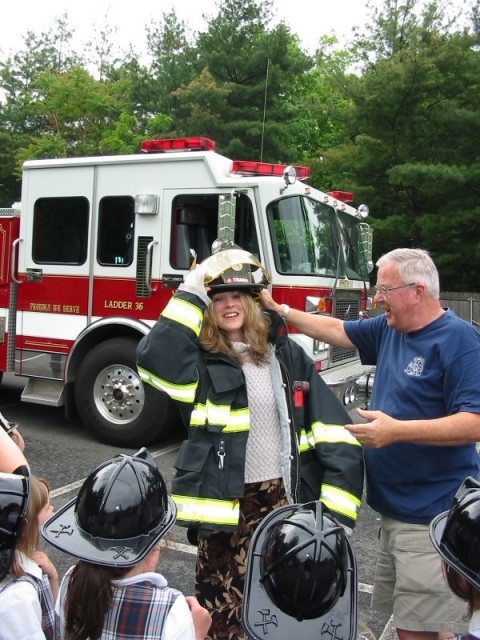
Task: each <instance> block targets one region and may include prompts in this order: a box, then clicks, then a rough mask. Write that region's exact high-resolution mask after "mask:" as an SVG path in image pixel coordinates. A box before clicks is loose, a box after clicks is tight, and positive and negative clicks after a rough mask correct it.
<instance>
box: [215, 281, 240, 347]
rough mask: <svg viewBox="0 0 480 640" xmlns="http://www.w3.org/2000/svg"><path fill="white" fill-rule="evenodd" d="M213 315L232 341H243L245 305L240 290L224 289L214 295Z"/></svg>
mask: <svg viewBox="0 0 480 640" xmlns="http://www.w3.org/2000/svg"><path fill="white" fill-rule="evenodd" d="M212 305H213V315H214V317H215V320H216V322H217V325H218V326H219V328H220V329H222V330H223V331H224V332H225V333H226V334H227V336H228V339H229V340H230V341H231V342H243V340H244V334H243V325H244V323H245V307H244V306H243V300H242V296H241V295H240V292H239V291H222V292H219V293H215V294H214V295H213V296H212Z"/></svg>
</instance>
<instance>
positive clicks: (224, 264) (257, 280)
mask: <svg viewBox="0 0 480 640" xmlns="http://www.w3.org/2000/svg"><path fill="white" fill-rule="evenodd" d="M201 264H202V267H204V269H205V286H206V287H209V288H210V290H209V295H212V294H213V293H217V292H218V291H233V290H237V289H246V290H248V291H260V290H261V289H263V287H264V286H265V285H267V284H269V283H270V282H271V280H272V279H271V276H270V274H269V273H268V272H267V271H266V269H265V268H264V267H263V266H262V265H261V264H260V262H259V261H258V260H257V258H256V257H255V256H254V255H253V254H252V253H249V252H248V251H244V250H243V249H240V247H236V246H233V247H232V248H230V249H224V250H222V251H218V252H217V253H214V254H212V255H211V256H210V257H209V258H206V259H205V260H204V261H203V262H202V263H201Z"/></svg>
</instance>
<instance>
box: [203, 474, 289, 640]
mask: <svg viewBox="0 0 480 640" xmlns="http://www.w3.org/2000/svg"><path fill="white" fill-rule="evenodd" d="M285 504H287V498H286V495H285V489H284V486H283V482H282V480H281V479H280V478H276V479H274V480H265V481H264V482H254V483H251V484H246V485H245V493H244V496H243V499H242V500H240V521H239V525H238V529H237V531H235V532H233V533H232V532H230V533H225V532H222V531H218V532H213V533H212V534H211V535H210V536H209V537H208V538H201V539H200V540H199V544H198V552H197V567H196V583H195V590H196V591H195V595H196V596H197V598H198V600H199V602H200V604H201V605H202V606H204V607H205V608H206V609H208V611H209V612H210V614H211V616H212V626H211V627H210V631H209V635H208V636H207V638H210V639H211V640H246V639H247V636H246V635H245V633H244V631H243V628H242V623H241V611H242V597H243V588H244V583H245V571H246V560H247V551H248V546H249V544H250V540H251V538H252V536H253V533H254V531H255V529H256V528H257V526H258V525H259V524H260V522H261V521H262V520H263V518H264V517H265V516H266V515H268V514H269V513H270V512H271V511H273V510H274V509H276V508H278V507H281V506H283V505H285Z"/></svg>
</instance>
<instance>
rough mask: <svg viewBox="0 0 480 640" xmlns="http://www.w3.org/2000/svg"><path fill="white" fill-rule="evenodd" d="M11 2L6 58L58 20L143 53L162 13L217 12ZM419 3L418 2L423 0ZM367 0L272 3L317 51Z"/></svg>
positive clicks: (5, 24)
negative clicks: (112, 34)
mask: <svg viewBox="0 0 480 640" xmlns="http://www.w3.org/2000/svg"><path fill="white" fill-rule="evenodd" d="M7 1H8V8H7V7H6V5H5V6H4V8H3V10H2V15H1V18H0V51H1V52H2V53H3V54H8V53H10V52H12V51H15V50H17V49H22V48H23V38H24V36H25V34H26V32H27V31H28V30H30V31H33V32H34V33H36V34H38V35H40V34H41V33H42V32H45V31H47V30H48V29H49V27H50V26H52V25H53V24H54V21H55V19H56V18H59V17H61V16H63V15H64V14H65V13H66V14H67V16H68V22H69V25H70V28H71V29H72V30H74V31H75V35H76V39H75V48H76V49H77V50H78V51H79V52H80V51H81V45H82V43H85V42H87V41H88V40H92V39H94V34H95V31H97V32H98V31H101V30H102V29H103V28H104V26H105V25H106V24H109V26H110V27H111V28H112V29H116V40H117V42H118V43H119V45H121V49H122V50H123V51H125V50H127V49H128V48H129V45H130V44H132V45H133V47H134V50H135V51H136V52H137V53H138V54H142V53H145V52H146V50H147V48H146V46H145V44H144V43H145V25H147V24H148V23H149V22H151V21H152V20H154V21H159V20H160V19H161V17H162V15H163V13H165V12H168V11H170V10H171V9H172V8H174V9H175V11H176V13H177V17H178V18H179V19H180V20H184V21H185V22H186V24H187V25H188V26H189V27H190V28H191V30H192V31H201V30H203V29H204V28H205V26H206V23H205V21H204V20H203V19H202V15H203V14H207V15H208V16H214V15H216V14H217V13H218V0H133V2H132V1H130V2H125V0H13V1H12V0H4V4H5V2H7ZM444 1H445V3H446V5H447V7H449V11H455V12H456V13H458V12H459V11H460V12H461V11H462V9H464V8H465V7H471V6H472V4H473V3H474V0H444ZM419 3H420V0H419ZM366 4H367V0H273V8H274V12H275V15H276V18H277V19H278V21H280V20H282V19H283V20H284V21H285V22H286V23H287V24H288V25H289V26H290V28H291V30H292V32H293V33H296V34H298V35H299V37H300V42H301V45H302V47H303V48H304V49H305V50H306V51H307V52H308V53H314V51H315V49H316V47H317V43H318V40H319V38H320V36H322V35H327V34H335V35H336V36H337V38H338V39H339V40H340V42H342V43H343V42H347V41H348V40H349V39H350V38H351V36H352V28H353V27H354V26H363V25H365V24H366V22H367V21H368V18H369V16H370V12H369V11H368V10H367V9H366ZM369 4H370V5H373V6H383V0H370V2H369Z"/></svg>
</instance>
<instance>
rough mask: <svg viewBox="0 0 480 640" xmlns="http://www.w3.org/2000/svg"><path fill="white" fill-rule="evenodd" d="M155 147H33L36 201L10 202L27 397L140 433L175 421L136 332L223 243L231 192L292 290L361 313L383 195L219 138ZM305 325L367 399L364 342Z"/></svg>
mask: <svg viewBox="0 0 480 640" xmlns="http://www.w3.org/2000/svg"><path fill="white" fill-rule="evenodd" d="M141 151H142V152H141V153H138V154H133V155H128V156H127V155H119V156H105V157H90V158H66V159H65V158H62V159H53V160H32V161H28V162H25V164H24V166H23V176H22V196H21V204H20V203H19V204H14V205H13V207H12V208H8V209H0V239H1V257H0V372H2V373H3V372H11V373H14V374H15V375H18V376H22V377H23V378H25V380H26V384H25V387H24V389H23V392H22V401H25V402H33V403H39V404H44V405H52V406H55V407H59V406H63V407H65V413H66V416H67V417H68V418H71V417H73V416H74V415H77V414H79V416H80V418H81V420H82V422H83V423H84V424H85V425H86V426H87V427H88V428H89V429H90V430H91V431H92V432H93V433H94V434H95V435H96V437H98V438H99V439H101V440H103V441H106V442H110V443H112V444H116V445H125V446H137V445H138V444H147V443H148V442H150V441H152V440H154V439H157V438H160V437H162V436H163V435H165V434H166V433H167V431H169V430H170V429H171V428H172V426H173V425H174V424H175V416H174V415H173V414H172V410H171V409H169V403H167V401H166V398H165V397H164V396H163V395H162V393H161V392H159V391H156V390H153V389H152V388H150V387H148V386H143V384H142V382H141V381H140V379H139V376H138V373H137V370H136V357H135V353H136V346H137V343H138V341H139V340H140V338H141V337H142V336H143V335H145V334H146V333H147V332H148V331H149V329H150V328H151V327H152V326H153V324H154V322H155V321H156V319H157V318H158V316H159V314H160V312H161V311H162V309H163V307H164V306H165V304H166V302H167V300H168V299H169V298H170V296H171V295H172V293H173V291H174V290H175V289H176V287H178V285H179V284H180V283H181V282H182V280H183V278H184V276H185V274H186V273H187V271H188V269H189V267H190V265H191V263H192V260H193V259H194V258H196V260H197V261H198V262H200V261H201V260H203V259H204V258H206V257H207V256H209V255H210V254H211V251H212V243H213V242H214V241H215V239H216V238H217V234H218V227H217V224H218V216H219V207H220V208H221V207H225V206H227V207H231V208H232V210H233V211H234V220H235V228H234V242H235V243H236V244H237V245H239V246H240V247H242V248H243V249H245V250H247V251H249V252H251V253H253V254H254V255H255V256H256V257H257V258H258V259H259V260H260V262H261V263H262V264H263V265H264V266H265V267H266V269H267V270H268V271H269V272H270V273H271V275H272V293H273V296H274V297H275V299H276V300H277V301H278V302H284V303H286V304H289V305H290V306H292V307H296V308H299V309H305V310H306V311H309V312H311V313H323V314H329V315H330V314H331V315H334V316H336V317H339V318H342V319H355V318H358V317H359V315H361V314H362V313H367V312H368V303H369V298H368V289H369V282H368V274H369V271H370V270H371V265H372V263H371V241H372V233H371V229H370V227H369V225H368V224H366V223H365V221H364V218H365V216H366V215H367V214H368V209H367V207H364V206H360V207H359V208H358V209H356V208H353V207H352V206H350V205H349V204H347V203H346V202H345V200H346V199H347V200H349V199H352V198H353V196H352V194H345V193H341V192H330V193H323V192H320V191H317V190H316V189H314V188H312V187H310V186H308V185H307V184H306V182H305V180H306V179H307V178H308V177H309V170H308V169H307V168H305V167H287V166H283V165H273V164H267V163H264V162H244V161H232V160H229V159H228V158H226V157H224V156H222V155H220V154H218V153H217V152H216V151H215V143H214V142H213V141H212V140H209V139H208V138H183V139H169V140H149V141H145V142H144V143H142V145H141ZM292 336H293V337H294V338H295V339H296V340H298V342H299V343H300V344H301V345H302V347H303V348H304V349H305V351H306V352H307V353H308V354H309V355H310V356H311V357H312V358H313V360H314V361H315V362H316V366H317V369H318V371H319V373H320V375H322V376H324V377H325V380H326V381H327V383H328V384H330V385H331V386H332V388H333V389H334V390H335V392H336V393H337V395H338V396H339V397H340V398H341V400H342V401H343V402H344V403H345V404H346V405H349V408H350V406H354V405H355V403H356V402H357V400H358V398H357V396H358V394H359V393H360V392H362V391H365V389H367V388H368V372H369V370H368V369H366V368H365V367H363V366H362V365H361V364H360V362H359V359H358V354H357V353H356V352H355V351H354V350H348V349H338V348H336V347H332V346H330V345H328V344H325V343H322V342H318V341H315V340H312V339H310V338H307V337H306V336H304V335H301V334H299V333H295V332H293V331H292ZM0 375H1V373H0Z"/></svg>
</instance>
